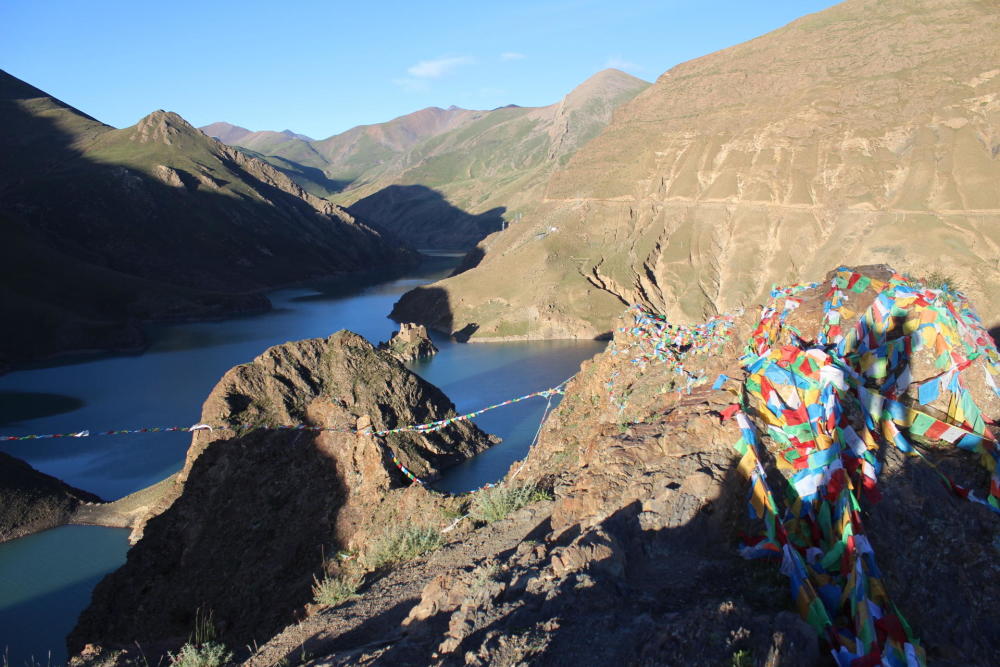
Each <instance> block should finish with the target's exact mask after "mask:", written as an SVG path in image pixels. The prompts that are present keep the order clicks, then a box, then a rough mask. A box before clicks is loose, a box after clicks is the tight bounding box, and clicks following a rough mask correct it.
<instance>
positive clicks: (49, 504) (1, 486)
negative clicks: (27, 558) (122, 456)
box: [0, 452, 101, 542]
mask: <svg viewBox="0 0 1000 667" xmlns="http://www.w3.org/2000/svg"><path fill="white" fill-rule="evenodd" d="M81 502H91V503H96V502H101V499H100V498H98V497H97V496H95V495H94V494H92V493H88V492H86V491H81V490H80V489H76V488H74V487H72V486H69V485H68V484H66V483H65V482H62V481H60V480H58V479H56V478H55V477H52V476H50V475H46V474H45V473H42V472H39V471H37V470H35V469H34V468H32V467H31V466H30V465H28V464H27V463H25V462H24V461H22V460H21V459H18V458H15V457H13V456H10V455H9V454H4V453H3V452H0V542H7V541H8V540H13V539H16V538H18V537H23V536H25V535H30V534H31V533H37V532H39V531H41V530H45V529H47V528H54V527H55V526H61V525H62V524H64V523H66V522H67V521H68V520H69V518H70V516H71V515H72V513H73V510H74V509H76V508H77V507H78V506H79V505H80V503H81Z"/></svg>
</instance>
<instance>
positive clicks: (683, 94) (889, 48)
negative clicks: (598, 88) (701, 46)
mask: <svg viewBox="0 0 1000 667" xmlns="http://www.w3.org/2000/svg"><path fill="white" fill-rule="evenodd" d="M998 35H1000V13H998V12H997V11H996V6H995V5H994V4H991V3H984V2H954V1H950V0H877V1H876V0H848V1H847V2H844V3H842V4H840V5H837V6H835V7H832V8H830V9H828V10H826V11H823V12H820V13H817V14H812V15H809V16H806V17H804V18H801V19H799V20H797V21H795V22H793V23H791V24H789V25H787V26H785V27H783V28H781V29H779V30H776V31H774V32H772V33H770V34H767V35H764V36H762V37H759V38H757V39H754V40H751V41H749V42H746V43H744V44H740V45H737V46H734V47H731V48H728V49H725V50H723V51H719V52H717V53H713V54H710V55H707V56H704V57H702V58H698V59H696V60H692V61H690V62H687V63H684V64H681V65H678V66H677V67H675V68H673V69H671V70H670V71H668V72H666V73H664V74H663V75H662V76H660V77H659V79H658V80H657V81H656V83H655V84H654V85H653V86H651V87H650V88H648V89H647V90H645V91H644V92H643V93H641V94H640V95H638V96H636V97H635V98H634V99H632V100H631V101H629V102H627V103H626V104H624V105H623V106H622V107H621V108H620V109H618V110H617V111H616V112H615V114H614V118H613V119H612V121H611V123H610V124H609V125H608V126H607V127H606V128H605V129H604V130H603V131H602V132H601V133H600V134H599V135H598V136H597V137H596V138H594V139H593V140H592V141H590V142H588V143H586V144H585V145H583V146H582V147H581V148H580V149H579V150H578V151H577V152H576V153H574V154H573V155H572V157H570V158H569V160H568V161H567V162H566V164H565V165H563V166H562V167H561V168H559V169H558V170H555V171H554V172H553V173H552V175H551V177H550V178H549V179H548V182H547V184H546V185H545V187H544V194H543V195H542V196H539V197H536V198H534V199H533V201H532V202H531V203H529V204H527V205H525V206H524V207H523V211H524V215H523V219H522V220H521V221H520V222H519V223H517V224H512V225H510V227H509V228H508V229H506V230H504V231H501V232H499V233H496V234H494V235H492V236H490V237H489V238H487V239H486V240H485V241H483V242H482V243H481V244H480V246H479V248H477V255H478V259H477V261H478V266H477V267H476V268H475V269H473V270H472V271H467V272H465V273H463V274H461V275H458V276H455V277H453V278H450V279H447V280H444V281H442V282H439V283H436V284H434V285H432V286H429V287H427V288H423V289H418V290H415V291H414V292H412V293H410V294H408V295H406V296H405V297H404V299H403V300H402V302H401V303H400V304H399V306H398V307H397V309H396V311H395V312H394V316H396V317H399V318H403V319H405V320H414V321H420V322H423V323H425V324H428V325H431V326H433V327H436V328H438V329H442V330H447V331H457V330H463V331H466V332H469V331H475V334H474V335H475V336H476V337H477V338H479V339H483V338H546V337H573V336H582V337H590V336H595V335H600V334H602V333H604V332H607V331H608V330H609V328H610V326H611V323H612V321H613V318H614V317H615V316H616V315H617V314H618V313H620V312H621V309H622V308H623V307H624V306H625V304H630V303H640V304H645V305H647V306H649V307H650V308H652V309H654V310H656V311H657V312H662V313H665V314H667V315H669V316H670V318H672V319H675V320H677V321H699V320H701V319H703V317H704V316H705V315H706V314H710V313H715V312H726V311H730V310H732V309H735V308H738V307H740V306H752V305H753V304H755V303H759V302H760V300H761V299H762V298H763V297H765V296H766V294H767V292H768V290H769V289H770V286H771V285H772V284H774V283H778V284H788V283H794V282H796V281H800V280H803V279H807V278H808V277H809V276H815V275H822V274H823V273H824V272H825V271H826V270H827V268H828V267H830V266H836V265H837V264H838V263H844V264H852V265H861V264H878V263H887V264H890V265H892V266H894V267H896V268H897V269H899V270H903V271H906V272H908V273H910V274H912V275H914V276H917V277H928V276H932V275H933V274H936V275H934V278H935V281H936V282H942V281H948V282H950V283H951V284H952V285H953V286H958V287H959V288H961V289H962V290H964V291H965V292H966V293H967V294H968V295H969V296H970V297H971V298H972V299H973V301H975V302H976V303H978V304H980V307H982V308H984V309H987V314H984V319H985V320H986V321H987V323H988V324H991V326H992V325H994V324H1000V322H998V319H1000V316H998V313H1000V292H998V291H997V285H998V284H1000V40H998V39H997V36H998Z"/></svg>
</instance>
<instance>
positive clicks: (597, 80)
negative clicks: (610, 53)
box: [566, 67, 650, 98]
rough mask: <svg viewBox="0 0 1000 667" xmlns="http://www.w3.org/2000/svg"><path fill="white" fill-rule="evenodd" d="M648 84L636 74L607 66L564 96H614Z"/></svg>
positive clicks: (648, 83)
mask: <svg viewBox="0 0 1000 667" xmlns="http://www.w3.org/2000/svg"><path fill="white" fill-rule="evenodd" d="M649 85H650V82H649V81H645V80H643V79H640V78H639V77H637V76H632V75H631V74H629V73H628V72H623V71H621V70H620V69H615V68H613V67H609V68H607V69H602V70H601V71H600V72H597V73H596V74H594V75H592V76H591V77H589V78H588V79H587V80H586V81H584V82H583V83H581V84H580V85H579V86H577V87H576V88H574V89H573V90H572V91H571V92H570V93H569V95H567V96H566V97H567V98H569V97H572V96H579V95H584V96H588V97H589V96H592V95H601V96H607V95H611V96H614V95H617V94H619V93H621V92H626V91H637V90H642V89H643V88H647V87H648V86H649Z"/></svg>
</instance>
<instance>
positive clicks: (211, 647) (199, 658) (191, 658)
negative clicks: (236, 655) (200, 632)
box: [169, 641, 233, 667]
mask: <svg viewBox="0 0 1000 667" xmlns="http://www.w3.org/2000/svg"><path fill="white" fill-rule="evenodd" d="M169 655H170V664H171V667H222V665H225V664H228V663H229V662H232V660H233V652H232V651H230V650H229V649H227V648H226V647H225V646H224V645H222V644H220V643H219V642H217V641H209V642H205V643H204V644H197V645H196V644H190V643H189V644H185V645H184V646H182V647H181V650H180V651H178V652H177V653H171V654H169Z"/></svg>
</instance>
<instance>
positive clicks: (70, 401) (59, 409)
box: [0, 390, 84, 426]
mask: <svg viewBox="0 0 1000 667" xmlns="http://www.w3.org/2000/svg"><path fill="white" fill-rule="evenodd" d="M83 406H84V402H83V401H82V400H80V399H79V398H76V397H75V396H65V395H63V394H49V393H44V392H37V391H7V390H4V391H0V426H8V425H12V424H17V423H19V422H24V421H29V420H31V419H41V418H43V417H51V416H53V415H61V414H65V413H67V412H73V411H74V410H79V409H80V408H82V407H83Z"/></svg>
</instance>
